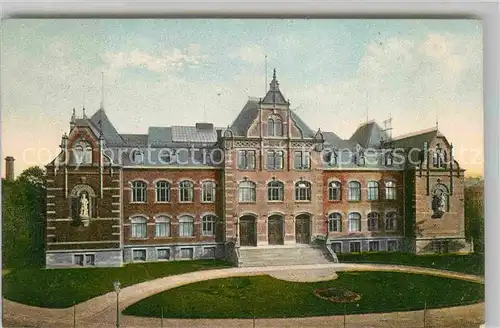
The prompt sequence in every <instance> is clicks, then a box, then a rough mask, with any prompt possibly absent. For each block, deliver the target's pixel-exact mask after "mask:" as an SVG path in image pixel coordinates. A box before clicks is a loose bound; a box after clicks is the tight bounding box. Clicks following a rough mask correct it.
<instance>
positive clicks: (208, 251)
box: [203, 247, 215, 259]
mask: <svg viewBox="0 0 500 328" xmlns="http://www.w3.org/2000/svg"><path fill="white" fill-rule="evenodd" d="M203 257H204V258H207V259H213V258H215V247H204V248H203Z"/></svg>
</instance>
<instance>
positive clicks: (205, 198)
mask: <svg viewBox="0 0 500 328" xmlns="http://www.w3.org/2000/svg"><path fill="white" fill-rule="evenodd" d="M201 201H202V202H204V203H213V202H215V182H213V181H204V182H202V183H201Z"/></svg>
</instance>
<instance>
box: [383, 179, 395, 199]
mask: <svg viewBox="0 0 500 328" xmlns="http://www.w3.org/2000/svg"><path fill="white" fill-rule="evenodd" d="M385 199H389V200H394V199H396V183H395V182H394V181H386V183H385Z"/></svg>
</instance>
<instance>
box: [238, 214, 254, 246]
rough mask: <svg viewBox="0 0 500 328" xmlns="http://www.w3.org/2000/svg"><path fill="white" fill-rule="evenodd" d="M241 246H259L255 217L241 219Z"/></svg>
mask: <svg viewBox="0 0 500 328" xmlns="http://www.w3.org/2000/svg"><path fill="white" fill-rule="evenodd" d="M240 245H241V246H257V224H256V219H255V218H254V217H253V216H248V215H247V216H242V217H241V218H240Z"/></svg>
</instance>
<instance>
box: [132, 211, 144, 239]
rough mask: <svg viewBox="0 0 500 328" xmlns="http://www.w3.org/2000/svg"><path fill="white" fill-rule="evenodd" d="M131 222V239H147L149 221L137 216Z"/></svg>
mask: <svg viewBox="0 0 500 328" xmlns="http://www.w3.org/2000/svg"><path fill="white" fill-rule="evenodd" d="M130 222H131V227H132V229H131V237H132V238H146V237H147V228H148V226H147V219H146V218H145V217H142V216H135V217H133V218H131V219H130Z"/></svg>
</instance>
